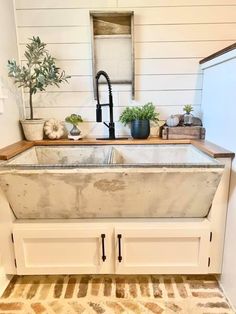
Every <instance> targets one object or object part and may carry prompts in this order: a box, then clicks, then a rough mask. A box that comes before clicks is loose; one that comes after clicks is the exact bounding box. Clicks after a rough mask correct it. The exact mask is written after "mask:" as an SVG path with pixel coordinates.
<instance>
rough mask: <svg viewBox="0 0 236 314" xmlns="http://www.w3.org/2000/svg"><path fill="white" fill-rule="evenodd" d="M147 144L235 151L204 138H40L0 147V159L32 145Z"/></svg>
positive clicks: (225, 154)
mask: <svg viewBox="0 0 236 314" xmlns="http://www.w3.org/2000/svg"><path fill="white" fill-rule="evenodd" d="M114 144H116V145H122V144H123V145H137V144H139V145H148V144H154V145H155V144H156V145H161V144H165V145H168V144H192V145H194V146H195V147H196V148H198V149H200V150H201V151H203V152H204V153H206V154H207V155H209V156H211V157H213V158H234V156H235V153H233V152H231V151H229V150H226V149H224V148H222V147H220V146H218V145H216V144H213V143H211V142H208V141H205V140H188V139H186V140H185V139H183V140H163V139H161V138H157V137H151V138H149V139H146V140H135V139H132V138H129V139H127V140H119V139H117V140H96V139H90V138H88V139H82V140H78V141H71V140H68V139H61V140H42V141H34V142H33V141H32V142H30V141H19V142H17V143H15V144H11V145H9V146H6V147H4V148H2V149H0V160H8V159H10V158H12V157H14V156H16V155H17V154H20V153H22V152H24V151H25V150H27V149H29V148H31V147H33V146H55V145H65V146H67V145H114Z"/></svg>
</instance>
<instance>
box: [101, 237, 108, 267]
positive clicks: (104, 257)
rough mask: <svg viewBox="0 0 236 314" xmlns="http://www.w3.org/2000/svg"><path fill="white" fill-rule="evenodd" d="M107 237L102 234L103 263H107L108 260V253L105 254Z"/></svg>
mask: <svg viewBox="0 0 236 314" xmlns="http://www.w3.org/2000/svg"><path fill="white" fill-rule="evenodd" d="M105 237H106V235H105V234H104V233H102V234H101V238H102V260H103V262H105V260H106V258H107V257H106V253H105Z"/></svg>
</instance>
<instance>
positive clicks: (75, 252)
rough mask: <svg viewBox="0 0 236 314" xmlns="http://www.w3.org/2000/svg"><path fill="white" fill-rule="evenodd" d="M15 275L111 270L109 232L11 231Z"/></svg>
mask: <svg viewBox="0 0 236 314" xmlns="http://www.w3.org/2000/svg"><path fill="white" fill-rule="evenodd" d="M13 237H14V247H15V255H16V264H17V274H19V275H25V274H99V273H109V272H111V271H112V268H113V267H112V265H113V261H111V232H110V229H109V228H107V229H106V228H105V229H104V228H102V229H100V228H94V227H92V228H91V227H90V226H87V228H86V226H83V227H81V226H79V227H78V226H75V225H73V226H68V227H67V228H61V227H52V228H50V227H46V226H45V227H42V225H41V227H38V228H37V227H32V225H31V226H30V227H29V226H25V228H18V227H17V226H16V227H15V228H14V231H13Z"/></svg>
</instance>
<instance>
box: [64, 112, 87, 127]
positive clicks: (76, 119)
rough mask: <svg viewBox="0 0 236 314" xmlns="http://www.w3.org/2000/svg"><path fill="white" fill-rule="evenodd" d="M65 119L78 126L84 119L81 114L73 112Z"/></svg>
mask: <svg viewBox="0 0 236 314" xmlns="http://www.w3.org/2000/svg"><path fill="white" fill-rule="evenodd" d="M65 121H66V122H68V123H70V124H72V125H76V126H77V125H78V123H79V122H83V119H82V117H81V116H80V115H79V114H75V113H72V114H71V115H70V116H68V117H66V118H65Z"/></svg>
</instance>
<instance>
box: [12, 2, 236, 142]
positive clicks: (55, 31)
mask: <svg viewBox="0 0 236 314" xmlns="http://www.w3.org/2000/svg"><path fill="white" fill-rule="evenodd" d="M15 2H16V18H17V21H16V23H17V31H18V44H19V51H20V59H21V61H22V62H24V56H23V54H24V49H25V44H26V42H27V40H28V38H30V37H32V36H37V35H38V36H40V38H41V39H42V40H43V41H44V42H46V43H48V49H49V50H50V52H51V53H52V54H53V55H54V56H55V57H56V58H57V59H58V64H59V66H60V67H61V68H63V69H65V70H66V72H67V73H68V74H70V75H72V78H71V79H70V83H69V84H68V85H63V86H61V88H60V90H58V89H55V88H51V89H48V92H47V93H41V94H40V93H39V94H38V95H36V97H35V112H36V114H37V116H38V117H43V118H49V117H56V118H59V119H62V120H63V119H64V117H65V116H66V115H68V114H70V113H73V112H76V113H80V114H81V115H82V116H83V117H84V119H85V120H86V121H87V123H85V124H83V128H84V133H87V134H88V135H89V136H94V135H95V134H96V135H98V134H102V133H107V130H106V128H104V127H103V126H102V125H101V124H97V123H95V101H94V100H93V86H92V60H91V48H90V26H89V10H96V9H97V10H114V9H115V10H133V11H134V24H135V74H136V86H135V90H136V97H135V101H133V102H132V100H131V88H130V87H129V86H122V85H120V86H115V85H114V86H113V90H114V92H113V94H114V104H115V108H114V115H115V120H118V118H119V115H120V113H121V112H122V110H123V109H124V107H125V106H126V105H130V104H136V103H140V104H143V103H145V102H147V101H153V102H154V103H155V104H156V106H157V107H158V111H159V112H160V113H161V118H162V119H165V118H166V117H167V116H168V115H170V114H172V113H182V107H183V105H184V104H186V103H191V104H193V105H194V107H195V113H200V111H201V108H200V105H201V89H202V73H201V71H200V68H199V64H198V62H199V60H200V59H201V58H204V57H206V56H207V55H209V54H211V53H213V52H215V51H217V50H219V49H221V48H224V47H226V46H227V45H230V44H232V43H234V42H235V40H236V27H235V26H236V0H145V1H143V0H67V1H65V0H34V1H32V0H15ZM101 90H104V88H101ZM102 94H103V97H104V98H106V94H107V93H106V92H105V90H104V92H102ZM26 96H27V95H26ZM26 104H27V97H26ZM27 106H28V104H27ZM105 111H106V109H104V118H105V117H106V114H105ZM117 130H118V131H117V133H120V134H122V133H124V132H127V131H128V130H127V129H124V128H123V127H122V126H121V125H119V123H118V124H117Z"/></svg>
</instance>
